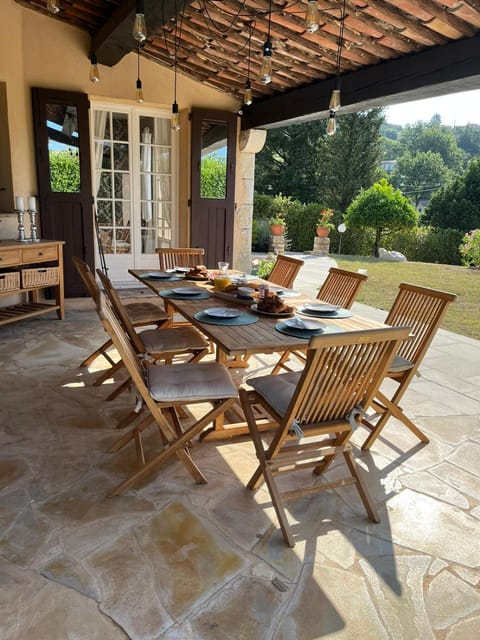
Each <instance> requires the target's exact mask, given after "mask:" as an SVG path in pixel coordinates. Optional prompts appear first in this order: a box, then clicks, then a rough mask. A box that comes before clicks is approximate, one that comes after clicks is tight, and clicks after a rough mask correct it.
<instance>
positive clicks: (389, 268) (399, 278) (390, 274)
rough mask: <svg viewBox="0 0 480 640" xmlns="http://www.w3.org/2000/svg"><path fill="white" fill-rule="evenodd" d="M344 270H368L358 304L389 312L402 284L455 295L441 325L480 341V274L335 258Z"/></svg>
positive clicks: (439, 266)
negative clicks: (407, 283)
mask: <svg viewBox="0 0 480 640" xmlns="http://www.w3.org/2000/svg"><path fill="white" fill-rule="evenodd" d="M332 257H333V258H335V260H336V261H337V262H338V266H339V267H341V268H343V269H350V270H351V271H356V270H357V269H367V270H368V280H367V283H366V284H365V285H364V286H363V287H362V289H361V290H360V294H359V296H358V298H357V301H358V302H362V303H364V304H368V305H370V306H372V307H377V308H378V309H385V310H388V309H390V306H391V304H392V302H393V300H394V298H395V296H396V294H397V290H398V285H399V284H400V282H410V283H412V284H418V285H420V286H424V287H431V288H433V289H441V290H442V291H449V292H450V293H456V294H457V296H458V297H457V299H456V301H455V302H454V303H453V304H452V305H451V306H450V308H449V310H448V312H447V315H446V317H445V319H444V321H443V323H442V327H443V328H444V329H448V330H449V331H453V332H455V333H460V334H461V335H464V336H470V337H471V338H477V340H480V270H478V269H476V270H474V269H467V268H466V267H458V266H454V265H448V264H430V263H426V262H380V261H379V260H377V259H375V258H363V257H362V258H358V257H354V256H332Z"/></svg>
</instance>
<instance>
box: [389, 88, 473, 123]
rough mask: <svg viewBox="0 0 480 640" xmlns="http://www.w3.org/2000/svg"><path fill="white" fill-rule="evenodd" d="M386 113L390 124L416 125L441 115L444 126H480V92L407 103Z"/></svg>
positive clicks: (467, 92) (468, 92)
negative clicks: (437, 114)
mask: <svg viewBox="0 0 480 640" xmlns="http://www.w3.org/2000/svg"><path fill="white" fill-rule="evenodd" d="M385 112H386V116H387V122H389V123H390V124H401V125H406V124H414V123H415V122H418V121H419V120H422V121H424V122H429V121H430V120H431V118H432V116H434V115H435V114H436V113H439V114H440V117H441V119H442V124H445V125H448V126H450V127H453V126H455V125H458V126H463V125H466V124H479V125H480V90H475V91H465V92H464V93H454V94H450V95H447V96H440V97H437V98H428V99H427V100H416V101H415V102H406V103H404V104H398V105H395V106H393V107H388V108H387V109H385Z"/></svg>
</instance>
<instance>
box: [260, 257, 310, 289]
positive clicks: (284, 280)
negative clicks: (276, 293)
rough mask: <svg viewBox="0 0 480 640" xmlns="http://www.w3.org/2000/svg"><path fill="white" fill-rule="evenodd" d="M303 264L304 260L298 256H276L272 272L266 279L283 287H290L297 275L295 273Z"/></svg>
mask: <svg viewBox="0 0 480 640" xmlns="http://www.w3.org/2000/svg"><path fill="white" fill-rule="evenodd" d="M304 264H305V263H304V261H303V260H298V258H290V257H289V256H284V255H280V256H277V260H276V262H275V264H274V265H273V269H272V272H271V273H270V275H269V276H268V281H269V282H273V284H278V285H279V286H281V287H285V289H290V288H291V287H292V285H293V283H294V281H295V278H296V277H297V273H298V272H299V271H300V268H301V267H302V266H303V265H304Z"/></svg>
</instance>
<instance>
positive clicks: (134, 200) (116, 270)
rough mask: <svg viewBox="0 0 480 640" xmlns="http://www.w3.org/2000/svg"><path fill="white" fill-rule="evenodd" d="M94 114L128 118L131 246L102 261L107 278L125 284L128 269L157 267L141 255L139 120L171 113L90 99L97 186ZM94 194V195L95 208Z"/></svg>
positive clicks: (174, 173)
mask: <svg viewBox="0 0 480 640" xmlns="http://www.w3.org/2000/svg"><path fill="white" fill-rule="evenodd" d="M95 111H107V112H108V113H111V112H116V113H125V114H127V117H128V142H129V167H130V192H131V220H130V225H131V245H132V250H131V252H130V253H126V254H124V253H119V254H111V253H106V254H105V262H106V265H107V268H108V269H109V276H110V278H111V279H112V281H113V282H117V283H120V282H128V281H129V280H130V278H131V276H129V275H128V269H155V268H158V257H157V255H156V254H142V253H141V244H142V243H141V205H140V140H141V134H140V126H139V122H140V117H141V116H146V117H151V118H165V119H168V120H170V112H169V111H168V110H167V109H164V108H163V109H162V108H158V109H156V108H152V107H141V106H138V105H127V104H122V103H116V102H108V101H103V100H97V99H91V100H90V142H91V144H90V147H91V162H92V184H93V185H94V186H95V185H96V175H95V172H96V166H95V118H94V112H95ZM178 166H179V160H178V136H176V135H175V134H174V133H173V132H172V136H171V178H170V179H171V184H170V189H171V215H172V239H171V243H172V246H178V237H179V212H178V200H179V198H178V185H179V180H178ZM96 201H97V194H96V193H94V202H95V205H96ZM95 264H96V266H100V253H99V248H98V242H97V241H95Z"/></svg>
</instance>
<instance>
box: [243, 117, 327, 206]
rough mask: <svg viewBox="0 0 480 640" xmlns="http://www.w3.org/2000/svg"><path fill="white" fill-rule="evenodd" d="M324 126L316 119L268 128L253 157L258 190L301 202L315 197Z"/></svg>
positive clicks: (323, 143) (323, 140) (323, 142)
mask: <svg viewBox="0 0 480 640" xmlns="http://www.w3.org/2000/svg"><path fill="white" fill-rule="evenodd" d="M325 129H326V125H325V122H323V121H321V120H315V121H312V122H306V123H304V124H298V125H291V126H289V127H282V128H279V129H271V130H269V131H268V132H267V139H266V142H265V146H264V148H263V149H262V151H261V152H260V153H259V154H258V155H257V157H256V161H255V189H256V190H257V191H258V193H262V194H269V195H278V194H280V193H282V194H284V195H286V196H291V197H292V198H294V199H296V200H300V201H301V202H310V201H312V200H315V198H316V195H317V191H318V187H317V175H316V166H317V160H318V156H319V155H321V153H322V152H321V150H322V148H323V147H324V145H325V138H324V136H325Z"/></svg>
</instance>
